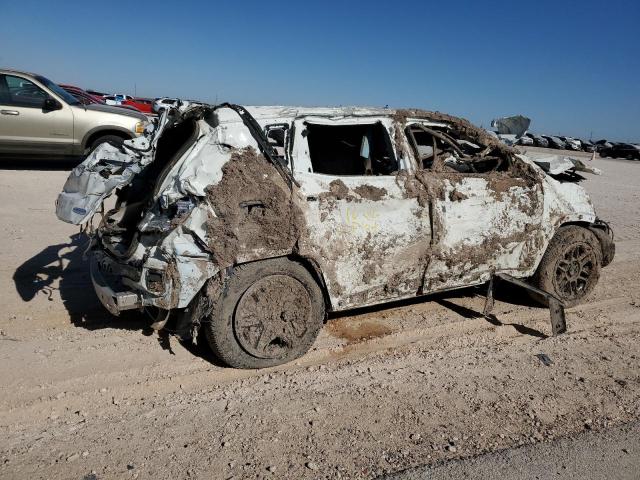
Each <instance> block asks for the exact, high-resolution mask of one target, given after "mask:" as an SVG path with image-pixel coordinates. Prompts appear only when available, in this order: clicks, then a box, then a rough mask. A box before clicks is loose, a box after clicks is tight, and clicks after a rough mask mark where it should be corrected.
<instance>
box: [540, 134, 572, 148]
mask: <svg viewBox="0 0 640 480" xmlns="http://www.w3.org/2000/svg"><path fill="white" fill-rule="evenodd" d="M542 137H543V138H545V139H546V140H547V142H549V148H557V149H558V150H565V149H566V148H567V144H566V143H564V141H563V140H562V139H561V138H559V137H554V136H551V135H543V136H542Z"/></svg>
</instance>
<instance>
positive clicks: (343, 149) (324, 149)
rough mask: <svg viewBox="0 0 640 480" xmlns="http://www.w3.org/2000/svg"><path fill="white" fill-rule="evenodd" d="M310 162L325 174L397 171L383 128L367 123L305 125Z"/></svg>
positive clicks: (389, 142) (387, 136)
mask: <svg viewBox="0 0 640 480" xmlns="http://www.w3.org/2000/svg"><path fill="white" fill-rule="evenodd" d="M306 136H307V141H308V144H309V155H310V157H311V165H312V168H313V171H314V172H315V173H324V174H328V175H390V174H392V173H393V172H395V171H397V170H398V162H397V160H396V158H395V155H394V153H393V148H392V147H391V141H390V139H389V134H388V133H387V129H386V128H385V127H384V125H382V123H381V122H378V123H374V124H368V125H314V124H307V125H306Z"/></svg>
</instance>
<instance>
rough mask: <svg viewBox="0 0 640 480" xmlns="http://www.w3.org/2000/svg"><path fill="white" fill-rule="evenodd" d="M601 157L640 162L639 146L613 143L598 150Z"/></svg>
mask: <svg viewBox="0 0 640 480" xmlns="http://www.w3.org/2000/svg"><path fill="white" fill-rule="evenodd" d="M598 153H599V154H600V156H601V157H611V158H626V159H628V160H640V145H635V144H633V143H614V144H613V145H611V146H610V147H603V148H601V149H600V150H598Z"/></svg>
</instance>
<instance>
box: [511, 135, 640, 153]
mask: <svg viewBox="0 0 640 480" xmlns="http://www.w3.org/2000/svg"><path fill="white" fill-rule="evenodd" d="M515 144H516V145H522V146H536V147H544V148H555V149H558V150H573V151H577V152H597V153H598V154H599V155H600V156H601V157H612V158H627V159H629V160H640V145H638V144H634V143H623V142H610V141H608V140H604V139H603V140H598V141H597V142H591V141H589V140H582V139H579V138H573V137H564V136H553V135H536V134H534V133H529V132H527V133H525V134H524V135H523V136H521V137H520V138H519V139H518V140H517V141H516V142H515Z"/></svg>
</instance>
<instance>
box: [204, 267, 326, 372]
mask: <svg viewBox="0 0 640 480" xmlns="http://www.w3.org/2000/svg"><path fill="white" fill-rule="evenodd" d="M211 300H213V302H214V303H215V305H216V308H214V311H213V312H212V313H211V315H210V317H209V319H208V320H209V321H208V322H206V323H205V325H204V328H205V333H206V337H207V341H208V343H209V346H210V347H211V349H212V350H213V353H214V354H215V355H216V356H217V357H218V358H219V359H220V360H222V361H223V362H224V363H226V364H227V365H229V366H231V367H235V368H264V367H270V366H274V365H280V364H282V363H286V362H290V361H292V360H294V359H296V358H298V357H300V356H302V355H303V354H304V353H306V352H307V350H309V348H310V347H311V345H312V344H313V342H314V341H315V339H316V337H317V336H318V332H319V331H320V329H321V328H322V324H323V321H324V300H323V296H322V291H321V289H320V287H319V286H318V284H317V282H316V281H315V279H314V278H313V277H312V276H311V274H310V273H309V271H308V270H307V269H306V268H305V267H304V266H303V265H301V264H299V263H296V262H292V261H290V260H288V259H282V258H278V259H271V260H265V261H262V262H256V263H250V264H247V265H241V266H239V267H237V268H235V269H234V271H233V273H232V274H231V276H230V277H229V278H228V279H227V282H226V285H225V288H223V289H222V293H221V294H220V297H219V298H218V299H211Z"/></svg>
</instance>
